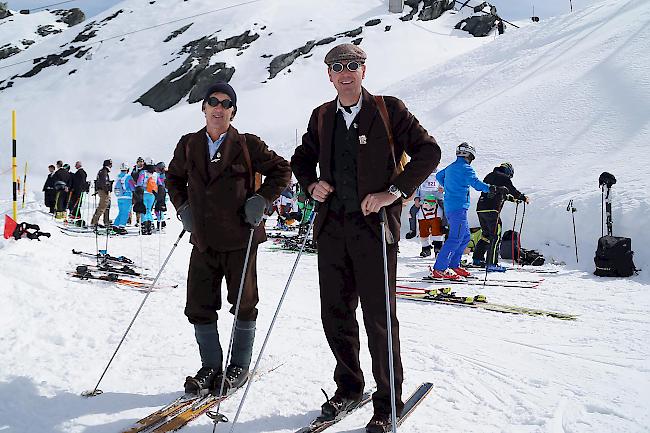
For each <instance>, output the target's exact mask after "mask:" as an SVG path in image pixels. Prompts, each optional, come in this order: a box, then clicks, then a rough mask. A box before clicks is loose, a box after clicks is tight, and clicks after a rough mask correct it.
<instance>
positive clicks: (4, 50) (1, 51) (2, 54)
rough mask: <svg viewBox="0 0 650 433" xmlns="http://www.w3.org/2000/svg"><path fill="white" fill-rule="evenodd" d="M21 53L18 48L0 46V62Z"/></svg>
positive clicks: (8, 45)
mask: <svg viewBox="0 0 650 433" xmlns="http://www.w3.org/2000/svg"><path fill="white" fill-rule="evenodd" d="M21 51H22V50H21V49H20V48H18V47H15V46H13V45H11V44H5V45H2V46H0V60H3V59H6V58H8V57H11V56H13V55H16V54H18V53H19V52H21Z"/></svg>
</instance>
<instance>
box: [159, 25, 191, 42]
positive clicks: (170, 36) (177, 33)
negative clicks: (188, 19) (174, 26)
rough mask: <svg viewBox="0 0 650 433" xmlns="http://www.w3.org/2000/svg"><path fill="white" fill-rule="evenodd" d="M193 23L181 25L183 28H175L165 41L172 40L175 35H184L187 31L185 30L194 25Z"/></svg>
mask: <svg viewBox="0 0 650 433" xmlns="http://www.w3.org/2000/svg"><path fill="white" fill-rule="evenodd" d="M192 24H194V23H189V24H188V25H186V26H183V27H181V28H180V29H178V30H174V31H173V32H172V33H171V34H170V35H169V36H167V37H166V38H165V39H164V40H163V42H169V41H171V40H172V39H174V38H175V37H177V36H179V35H182V34H183V33H185V31H186V30H187V29H189V28H190V27H192Z"/></svg>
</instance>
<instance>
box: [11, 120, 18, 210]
mask: <svg viewBox="0 0 650 433" xmlns="http://www.w3.org/2000/svg"><path fill="white" fill-rule="evenodd" d="M11 145H12V153H11V179H12V181H13V191H14V206H13V217H14V221H18V196H17V193H18V191H17V188H16V187H17V185H16V180H17V179H18V175H17V174H16V110H12V111H11Z"/></svg>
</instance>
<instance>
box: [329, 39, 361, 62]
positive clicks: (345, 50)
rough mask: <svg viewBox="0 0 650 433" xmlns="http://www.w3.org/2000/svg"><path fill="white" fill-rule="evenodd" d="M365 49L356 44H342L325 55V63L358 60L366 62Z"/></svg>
mask: <svg viewBox="0 0 650 433" xmlns="http://www.w3.org/2000/svg"><path fill="white" fill-rule="evenodd" d="M367 57H368V56H366V53H365V51H363V50H362V49H361V48H359V47H358V46H356V45H354V44H340V45H337V46H335V47H334V48H332V49H331V50H330V51H329V52H328V53H327V55H326V56H325V64H327V65H331V64H332V63H336V62H344V61H351V60H356V61H358V62H361V63H363V62H365V61H366V58H367Z"/></svg>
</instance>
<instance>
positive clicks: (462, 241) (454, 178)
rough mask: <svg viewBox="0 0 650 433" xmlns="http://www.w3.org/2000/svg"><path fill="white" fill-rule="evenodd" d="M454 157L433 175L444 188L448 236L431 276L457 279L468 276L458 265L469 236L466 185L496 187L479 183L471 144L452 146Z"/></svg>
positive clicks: (483, 187) (467, 188) (485, 187)
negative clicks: (473, 166)
mask: <svg viewBox="0 0 650 433" xmlns="http://www.w3.org/2000/svg"><path fill="white" fill-rule="evenodd" d="M456 157H457V158H456V161H454V162H453V163H451V164H450V165H448V166H447V167H445V168H444V169H443V170H441V171H440V172H438V174H437V175H436V179H438V182H440V185H441V186H442V187H443V188H444V189H445V208H446V209H445V210H446V214H447V221H448V223H449V237H448V238H447V241H446V242H445V243H444V245H443V246H442V249H441V250H440V253H438V257H437V259H436V263H435V265H434V266H433V269H432V270H431V276H432V277H433V278H441V279H451V280H458V279H460V277H467V276H469V272H467V271H466V270H465V269H463V268H461V267H460V259H461V257H462V255H463V251H464V250H465V247H466V246H467V244H468V243H469V239H470V233H469V225H468V222H467V210H468V209H469V187H470V186H471V187H472V188H474V189H475V190H477V191H482V192H488V191H493V192H496V191H497V187H495V186H491V185H488V184H486V183H484V182H481V181H480V180H479V179H478V178H477V177H476V172H475V171H474V169H473V168H472V167H471V166H470V164H471V163H472V161H473V160H474V159H475V158H476V150H475V149H474V147H472V146H470V145H469V144H467V143H465V142H464V143H461V144H460V145H459V146H458V147H457V148H456ZM499 188H503V187H499ZM503 189H506V188H503ZM500 191H501V190H500ZM506 191H507V190H506Z"/></svg>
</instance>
